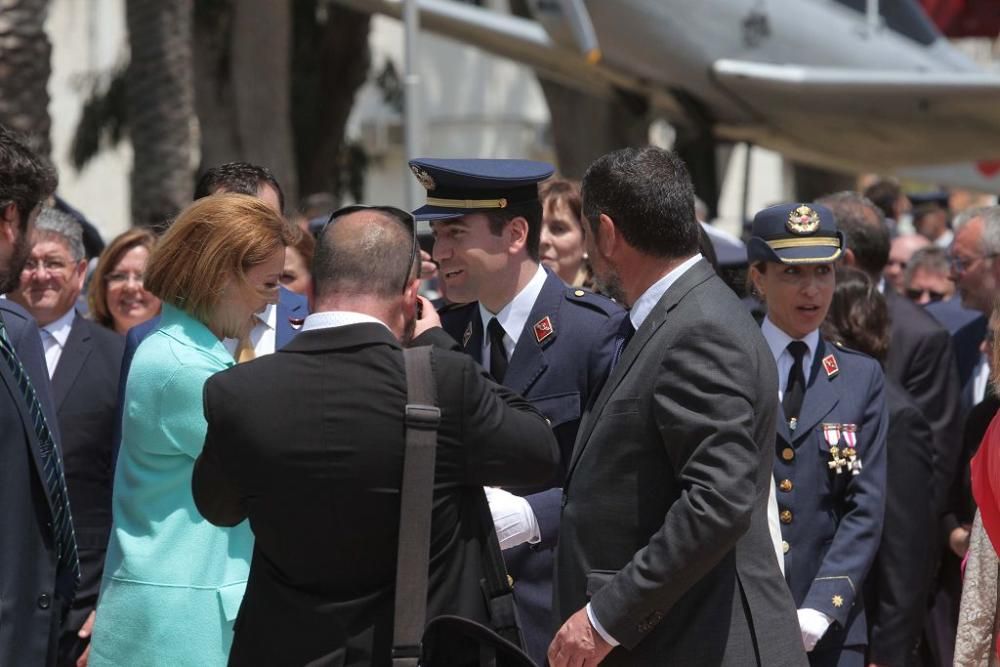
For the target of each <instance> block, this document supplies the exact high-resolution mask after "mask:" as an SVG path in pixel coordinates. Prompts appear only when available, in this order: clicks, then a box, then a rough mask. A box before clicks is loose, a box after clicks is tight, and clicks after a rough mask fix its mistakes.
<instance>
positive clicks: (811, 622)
mask: <svg viewBox="0 0 1000 667" xmlns="http://www.w3.org/2000/svg"><path fill="white" fill-rule="evenodd" d="M798 615H799V631H800V632H801V633H802V646H803V647H805V649H806V653H808V652H809V651H812V650H813V649H814V648H816V642H818V641H819V640H820V639H822V638H823V635H825V634H826V631H827V628H829V627H830V624H831V623H833V619H832V618H830V617H829V616H827V615H826V614H824V613H823V612H821V611H817V610H815V609H799V610H798Z"/></svg>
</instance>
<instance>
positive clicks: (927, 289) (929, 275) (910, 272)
mask: <svg viewBox="0 0 1000 667" xmlns="http://www.w3.org/2000/svg"><path fill="white" fill-rule="evenodd" d="M950 274H951V266H950V264H949V261H948V252H947V251H946V250H945V249H944V248H938V247H937V246H928V247H926V248H921V249H920V250H918V251H917V252H915V253H913V256H912V257H911V258H910V261H909V263H908V265H907V267H906V271H905V272H904V273H903V284H904V290H903V293H904V294H906V297H907V298H908V299H909V300H910V301H912V302H914V303H916V304H918V305H921V306H925V305H927V304H929V303H931V302H935V301H947V300H948V299H950V298H951V297H952V296H953V295H954V294H955V283H953V282H952V281H951V279H950V278H949V276H950Z"/></svg>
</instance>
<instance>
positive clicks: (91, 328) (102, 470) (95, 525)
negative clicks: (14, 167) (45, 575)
mask: <svg viewBox="0 0 1000 667" xmlns="http://www.w3.org/2000/svg"><path fill="white" fill-rule="evenodd" d="M86 271H87V259H86V255H85V251H84V245H83V235H82V230H81V228H80V224H79V223H78V222H77V221H76V220H74V219H73V218H71V217H70V216H69V215H67V214H65V213H63V212H61V211H59V210H57V209H53V208H44V209H42V211H41V213H40V214H39V216H38V219H37V220H36V222H35V227H34V231H33V232H32V235H31V250H30V253H29V255H28V260H27V262H26V263H25V267H24V270H23V271H22V272H21V282H20V285H19V286H18V288H17V289H16V290H13V291H12V292H10V293H9V294H8V298H9V299H10V300H11V301H14V302H15V303H18V304H20V305H21V306H23V307H24V308H25V309H26V310H27V311H28V312H29V313H30V314H31V316H32V317H34V318H35V322H37V324H38V326H39V327H40V333H41V338H40V341H39V342H40V343H41V344H42V347H43V349H44V350H45V357H46V365H47V370H48V376H49V377H50V378H51V380H52V389H53V393H54V399H55V405H56V410H57V419H58V422H59V429H60V432H61V433H62V440H61V444H62V453H63V465H64V468H65V473H66V483H67V486H68V487H69V495H70V501H71V503H72V506H73V520H74V526H75V528H76V539H77V546H78V549H79V554H80V569H81V574H82V579H81V582H80V588H79V589H78V590H77V594H76V599H75V600H74V601H73V606H72V608H71V609H70V611H69V613H68V615H67V617H66V621H65V623H64V624H63V632H62V636H61V638H60V641H59V644H60V646H59V664H60V665H68V666H72V665H75V664H76V660H77V658H79V657H80V655H81V653H83V651H84V650H85V649H86V646H87V643H88V641H89V635H90V628H91V626H92V625H93V618H92V616H93V612H94V607H95V606H96V604H97V593H98V590H99V589H100V586H101V573H102V571H103V569H104V554H105V551H106V549H107V543H108V536H109V533H110V530H111V488H112V483H113V479H114V470H113V468H112V466H111V461H112V457H113V449H114V448H113V446H112V445H113V440H112V433H113V431H114V418H115V414H116V400H117V394H118V375H119V372H120V367H121V358H122V351H123V349H124V345H125V341H124V339H123V338H122V337H121V336H119V335H118V334H116V333H115V332H114V331H111V330H110V329H106V328H105V327H102V326H100V325H99V324H96V323H94V322H91V321H90V320H87V319H86V318H84V317H83V316H82V315H81V314H80V313H79V312H77V311H76V308H75V305H76V303H77V300H78V298H79V296H80V292H81V290H82V288H83V281H84V278H85V276H86Z"/></svg>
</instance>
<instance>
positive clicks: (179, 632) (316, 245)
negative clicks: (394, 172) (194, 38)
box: [0, 127, 1000, 667]
mask: <svg viewBox="0 0 1000 667" xmlns="http://www.w3.org/2000/svg"><path fill="white" fill-rule="evenodd" d="M411 169H412V171H413V173H414V176H415V177H416V178H417V180H418V181H419V182H420V183H421V185H422V186H423V187H424V188H425V189H426V190H427V203H426V205H424V206H422V207H421V208H419V209H417V210H416V211H414V212H413V213H412V214H411V213H410V212H407V211H400V210H399V209H395V208H393V207H391V206H383V205H381V204H379V203H376V204H375V205H373V206H364V205H355V206H351V207H346V208H342V209H338V210H334V209H335V207H336V202H335V200H334V199H333V197H331V196H329V195H325V194H320V195H313V196H310V197H307V198H305V199H304V201H303V202H302V203H301V205H300V206H298V207H296V209H295V211H290V210H289V208H290V207H289V203H288V202H285V201H284V194H283V192H282V190H281V187H280V185H279V183H278V182H277V180H276V179H275V178H274V176H273V175H272V174H271V173H270V171H268V170H267V169H266V168H265V167H261V166H257V165H252V164H248V163H229V164H225V165H219V166H214V167H211V168H209V169H207V170H205V172H204V173H203V174H202V175H201V176H200V178H199V180H198V182H197V184H196V186H195V198H194V201H193V202H192V203H191V204H190V205H189V206H188V207H186V208H185V209H184V210H182V211H178V212H177V215H176V218H175V219H174V220H172V221H170V224H169V225H168V226H167V228H166V232H165V233H164V234H163V235H162V236H160V237H158V236H157V235H156V234H155V233H154V232H153V231H151V230H149V229H145V228H133V229H129V230H128V231H126V232H124V233H122V234H120V235H118V236H117V237H115V238H114V239H112V240H110V242H108V243H107V244H106V245H105V246H103V248H100V247H95V245H94V234H93V232H92V227H91V226H90V225H89V223H87V221H86V220H84V219H83V218H82V216H81V215H80V214H79V213H78V212H76V211H74V210H73V209H71V208H69V207H68V206H67V205H65V203H64V202H61V200H57V199H56V198H55V197H54V193H55V190H56V184H57V178H56V175H55V173H54V171H53V170H52V168H51V167H50V166H49V165H48V163H47V162H46V161H45V160H44V159H43V158H41V157H39V156H37V155H35V154H34V153H32V152H31V151H30V150H29V149H28V148H27V147H26V145H25V143H24V142H23V140H22V139H21V138H20V137H18V136H17V135H16V134H14V133H12V132H10V131H9V130H7V129H6V128H3V127H0V214H2V218H0V293H2V294H3V298H2V299H0V389H3V390H4V392H3V393H0V406H2V407H0V507H3V510H2V518H0V521H2V523H3V526H4V534H5V539H4V540H3V541H2V542H0V665H7V664H10V665H60V666H62V665H83V664H91V665H140V664H149V665H168V664H169V665H173V664H199V665H221V664H226V663H227V662H228V663H229V664H247V665H255V664H338V665H340V664H348V665H349V664H358V665H361V664H378V665H381V664H388V663H389V660H390V656H391V655H392V652H393V637H392V635H393V622H394V620H393V605H392V602H393V595H392V592H393V590H394V589H395V584H396V581H395V576H396V570H395V563H396V539H397V533H398V530H399V520H400V508H399V500H398V498H399V488H400V483H401V482H400V474H401V473H400V466H401V465H402V463H401V462H402V451H403V434H404V431H405V427H404V422H405V420H404V413H405V404H406V396H405V373H404V372H403V361H402V359H403V357H402V349H403V348H408V347H414V346H420V345H430V346H432V348H433V353H432V355H433V357H432V358H433V360H434V369H435V370H434V377H433V378H432V380H431V382H432V384H435V385H436V387H437V388H436V392H437V395H438V400H439V402H440V405H441V416H440V420H441V421H440V425H439V426H438V428H439V431H438V460H437V463H436V464H435V465H436V466H437V467H436V470H437V471H438V472H437V484H438V485H437V486H436V487H435V488H436V491H435V509H434V513H433V521H432V523H431V535H432V541H431V542H432V546H431V554H430V563H431V564H430V570H429V590H428V608H427V613H428V617H429V618H430V617H431V616H433V615H443V614H453V615H458V616H463V617H467V618H470V619H473V620H476V621H477V622H481V623H483V624H485V625H489V624H490V623H491V618H492V614H493V612H494V611H495V609H494V608H493V605H492V603H491V602H489V601H484V599H483V598H482V594H483V590H482V586H481V585H480V580H481V579H482V577H484V576H486V575H485V574H484V572H486V571H487V570H488V568H489V567H490V562H489V558H487V557H485V556H484V555H483V554H485V553H486V550H487V549H489V548H490V547H489V544H488V543H487V542H488V540H485V538H484V537H483V534H482V526H481V522H480V518H482V515H483V514H484V513H485V515H486V516H488V517H489V519H488V521H489V525H490V530H492V531H495V534H496V544H497V545H498V548H499V550H501V551H502V556H503V559H502V560H503V567H504V573H505V575H509V577H510V581H511V582H512V590H513V604H514V605H515V606H516V608H517V616H518V618H519V620H520V628H519V634H520V636H521V638H522V640H523V650H524V652H525V653H526V654H527V656H529V657H530V659H531V660H533V661H534V662H535V663H536V664H539V665H541V664H545V662H546V661H548V664H551V665H553V666H561V665H581V664H586V665H591V664H598V663H602V664H629V665H631V664H649V665H654V664H666V663H670V664H705V665H709V664H711V665H747V664H759V665H801V664H806V663H809V664H812V665H843V666H845V667H847V666H854V665H869V666H883V665H884V666H892V667H896V666H900V667H902V666H911V665H919V666H922V667H944V666H946V665H951V664H956V665H983V666H984V667H985V666H987V665H995V664H1000V653H998V651H1000V604H998V595H997V591H998V590H1000V560H998V558H997V553H998V551H997V546H998V545H1000V494H997V493H996V492H995V489H1000V465H998V464H997V461H1000V449H998V448H1000V430H998V428H997V427H996V425H995V424H992V423H993V420H994V416H995V414H996V411H997V408H998V407H1000V392H998V391H997V389H996V388H995V386H994V382H995V381H996V380H997V378H996V374H995V372H994V369H995V368H996V367H997V362H996V361H995V358H1000V348H998V347H997V346H995V345H994V338H995V332H996V329H997V326H998V323H1000V310H998V306H997V297H998V296H1000V206H996V205H992V206H982V207H968V208H963V209H961V210H952V208H951V207H950V202H949V198H948V196H947V194H946V193H937V192H935V193H930V194H914V193H911V194H909V195H908V194H907V193H905V192H904V191H903V189H902V188H901V187H900V186H899V184H898V183H897V182H895V181H894V180H892V179H880V180H878V181H875V182H873V183H871V184H870V185H869V186H868V187H867V188H865V189H864V190H863V191H850V192H837V193H831V194H829V195H826V196H824V197H821V198H819V199H818V200H817V201H815V202H791V203H784V204H777V205H775V206H771V207H768V208H765V209H763V210H761V211H759V212H758V213H757V214H756V215H755V216H754V218H753V220H752V221H748V223H747V228H746V230H745V231H746V233H745V234H744V238H743V239H737V238H735V237H732V236H729V235H727V234H725V233H724V232H721V231H720V230H718V229H717V228H715V227H714V226H712V225H711V224H708V223H710V222H711V221H709V220H705V219H704V218H705V216H706V215H707V211H706V209H705V207H704V205H703V204H701V202H700V201H698V200H697V198H696V197H695V196H694V192H693V189H692V186H691V182H690V178H689V177H688V175H687V171H686V168H685V166H684V164H683V162H682V161H680V159H679V158H677V156H676V155H674V154H672V153H670V152H668V151H663V150H660V149H655V148H645V149H624V150H621V151H616V152H613V153H611V154H609V155H607V156H604V157H602V158H600V159H599V160H597V161H596V162H595V163H594V164H593V165H592V166H591V167H590V169H589V170H588V171H587V174H586V176H585V177H584V179H583V181H582V183H581V182H576V181H571V180H568V179H564V178H561V177H559V176H554V175H553V172H554V170H553V169H552V167H551V166H549V165H546V164H544V163H539V162H530V161H525V160H444V159H421V160H415V161H413V162H412V163H411ZM418 221H422V222H426V223H427V224H428V225H429V228H430V230H431V232H432V234H431V237H423V238H418V226H417V222H418ZM428 297H430V298H433V301H431V300H429V299H428ZM276 352H280V354H275V353H276ZM991 424H992V425H991ZM397 648H398V647H397ZM463 650H464V649H463ZM449 655H451V657H450V658H449V659H448V660H449V661H454V662H449V664H466V662H465V661H466V660H468V664H473V663H475V664H478V660H479V657H478V654H476V656H475V657H468V656H466V655H465V654H464V653H463V652H462V651H458V652H456V653H453V654H449ZM442 664H443V663H442ZM500 664H504V663H503V662H502V661H501V663H500ZM511 664H513V663H511Z"/></svg>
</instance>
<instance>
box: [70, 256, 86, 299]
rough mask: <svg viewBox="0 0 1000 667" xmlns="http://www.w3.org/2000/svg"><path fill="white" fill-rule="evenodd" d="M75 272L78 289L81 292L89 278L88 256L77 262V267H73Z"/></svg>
mask: <svg viewBox="0 0 1000 667" xmlns="http://www.w3.org/2000/svg"><path fill="white" fill-rule="evenodd" d="M73 273H74V274H75V276H74V278H75V280H76V281H77V285H76V287H77V289H78V290H80V291H81V292H82V291H83V283H84V282H85V281H86V280H87V260H86V258H84V259H81V260H80V261H79V262H77V263H76V267H74V269H73Z"/></svg>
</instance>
